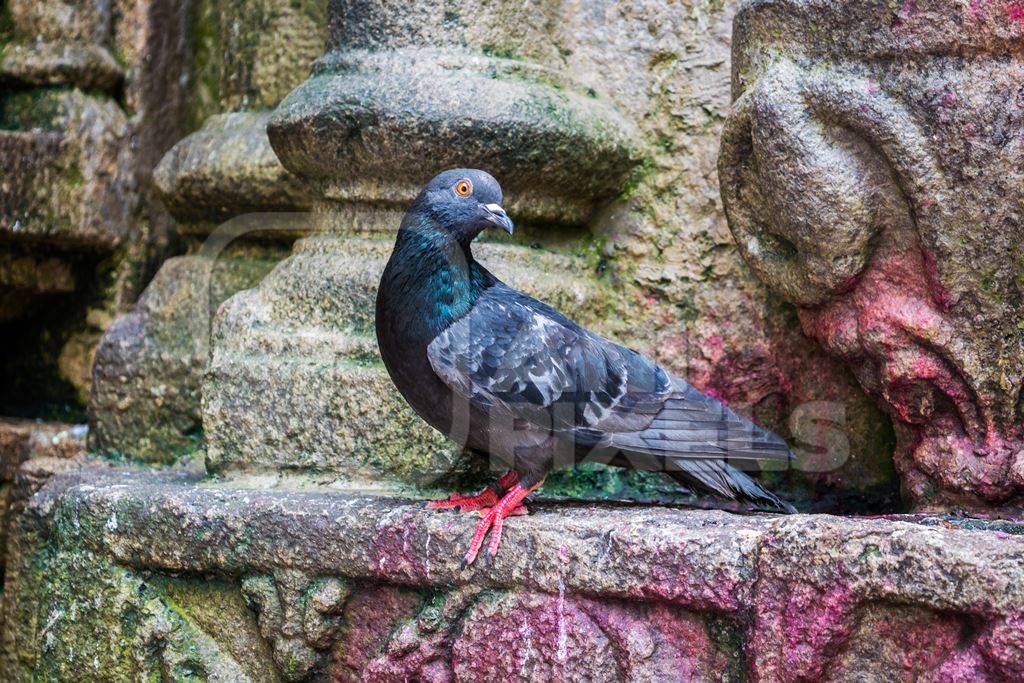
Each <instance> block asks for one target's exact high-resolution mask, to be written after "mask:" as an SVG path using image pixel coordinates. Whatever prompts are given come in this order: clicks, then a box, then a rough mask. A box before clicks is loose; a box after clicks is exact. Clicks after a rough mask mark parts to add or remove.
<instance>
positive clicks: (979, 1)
mask: <svg viewBox="0 0 1024 683" xmlns="http://www.w3.org/2000/svg"><path fill="white" fill-rule="evenodd" d="M984 4H985V0H971V3H970V5H968V12H969V13H970V15H971V19H974V20H975V21H979V20H981V9H982V7H983V6H984Z"/></svg>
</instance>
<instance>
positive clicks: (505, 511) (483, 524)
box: [462, 479, 544, 568]
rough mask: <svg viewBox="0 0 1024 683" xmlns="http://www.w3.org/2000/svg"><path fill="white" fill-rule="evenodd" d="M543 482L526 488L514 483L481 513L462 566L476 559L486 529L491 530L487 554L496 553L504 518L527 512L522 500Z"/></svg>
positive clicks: (492, 555)
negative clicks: (495, 502) (492, 505)
mask: <svg viewBox="0 0 1024 683" xmlns="http://www.w3.org/2000/svg"><path fill="white" fill-rule="evenodd" d="M543 483H544V480H543V479H541V480H540V481H539V482H537V483H536V484H534V485H533V486H530V487H528V488H523V487H522V486H520V485H519V484H516V485H515V486H513V487H512V488H511V489H509V491H508V493H506V494H505V495H504V496H503V497H502V499H501V500H500V501H498V504H497V505H495V506H494V507H492V508H491V509H490V510H488V511H487V512H486V513H485V514H483V516H482V519H481V520H480V522H479V523H478V524H477V525H476V530H475V531H474V532H473V538H472V539H471V540H470V542H469V550H467V551H466V556H465V557H464V558H462V567H463V568H465V567H468V566H469V565H471V564H473V562H474V561H475V560H476V556H477V554H478V553H479V552H480V548H481V547H482V546H483V544H484V539H485V538H486V537H487V532H488V531H490V532H491V540H490V542H489V543H488V544H487V554H488V555H489V556H490V557H494V556H495V555H497V554H498V546H500V545H501V532H502V528H503V526H504V524H505V518H507V517H513V516H516V515H525V514H527V510H526V507H525V506H524V505H523V504H522V503H523V500H524V499H525V498H526V497H527V496H528V495H530V494H531V493H533V492H534V491H536V490H537V488H539V487H540V485H541V484H543Z"/></svg>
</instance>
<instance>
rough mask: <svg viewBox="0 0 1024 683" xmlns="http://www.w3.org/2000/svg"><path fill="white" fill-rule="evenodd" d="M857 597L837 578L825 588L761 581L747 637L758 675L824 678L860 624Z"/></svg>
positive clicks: (780, 677)
mask: <svg viewBox="0 0 1024 683" xmlns="http://www.w3.org/2000/svg"><path fill="white" fill-rule="evenodd" d="M858 602H859V599H858V597H857V596H856V595H855V594H854V592H853V591H852V590H851V589H850V588H849V587H848V586H847V585H846V584H845V583H842V582H838V581H837V583H835V584H834V585H832V586H831V587H830V588H828V589H825V590H822V589H819V588H817V587H815V586H811V585H809V584H805V583H801V584H795V585H791V584H787V585H778V584H777V582H776V581H763V582H761V584H760V585H759V589H758V593H757V595H756V596H755V604H754V613H755V619H754V623H753V626H752V629H753V630H752V632H751V634H750V642H749V646H750V650H749V651H750V656H751V664H752V667H753V669H754V671H755V673H756V675H755V678H756V679H757V680H783V681H793V680H821V678H822V676H823V674H824V672H825V669H826V667H827V665H828V663H829V662H830V661H831V660H832V659H833V658H834V657H835V655H836V654H837V653H838V652H839V651H840V648H841V647H842V645H843V644H844V643H845V641H846V639H847V638H848V637H849V635H850V633H851V632H852V630H853V628H854V626H855V625H856V619H854V610H855V609H856V607H857V605H858Z"/></svg>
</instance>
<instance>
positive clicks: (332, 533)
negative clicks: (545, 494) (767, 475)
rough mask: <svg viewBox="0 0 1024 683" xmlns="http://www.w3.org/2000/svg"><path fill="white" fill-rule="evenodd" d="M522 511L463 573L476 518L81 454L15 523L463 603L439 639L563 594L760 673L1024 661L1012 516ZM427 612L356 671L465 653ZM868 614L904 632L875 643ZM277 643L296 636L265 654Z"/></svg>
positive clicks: (202, 562) (121, 554) (1018, 546)
mask: <svg viewBox="0 0 1024 683" xmlns="http://www.w3.org/2000/svg"><path fill="white" fill-rule="evenodd" d="M531 507H532V514H531V515H529V516H527V517H519V518H513V519H512V520H510V521H509V523H508V524H507V526H506V530H505V536H504V540H503V544H502V548H501V552H500V553H499V555H498V557H497V558H496V559H495V560H494V561H493V563H490V564H489V563H487V562H486V561H485V559H484V558H481V560H480V561H478V563H477V564H476V565H474V566H473V567H471V568H469V569H466V570H461V569H460V568H459V561H460V558H461V555H462V552H463V551H464V549H465V545H466V543H467V542H468V540H469V536H470V534H471V533H472V529H473V526H474V523H475V520H476V518H475V517H474V516H470V515H466V516H461V515H454V514H437V513H433V512H429V511H426V510H424V509H423V508H422V507H421V506H420V505H419V504H418V503H413V502H411V501H408V500H401V499H396V498H385V497H373V496H366V495H350V494H339V493H330V492H323V491H284V490H255V489H254V490H248V489H240V488H229V487H226V486H223V485H220V484H215V483H211V482H209V481H205V480H203V479H201V478H200V476H199V475H197V474H189V473H182V472H180V471H179V472H173V471H172V472H168V471H164V472H151V471H150V472H140V471H136V470H125V469H113V468H102V467H95V466H85V467H83V468H82V469H79V470H75V471H65V472H63V473H58V474H56V475H54V476H53V477H52V478H51V479H50V480H49V481H48V482H47V483H46V484H45V485H44V486H43V487H42V488H41V489H40V490H39V491H38V492H37V493H36V494H35V495H34V496H32V497H31V498H30V500H29V501H28V504H27V506H26V507H25V513H24V514H23V515H22V518H21V521H20V524H19V526H20V528H22V529H25V528H35V529H40V530H45V531H43V533H42V536H41V537H42V538H45V541H44V546H45V547H46V548H48V549H49V550H47V551H46V552H48V553H53V552H77V553H83V552H84V553H86V555H87V556H88V557H92V558H101V559H102V562H103V563H107V565H109V566H115V567H120V568H122V569H121V570H119V571H128V572H130V573H131V575H132V576H144V577H145V576H164V575H168V576H173V577H182V576H186V577H187V576H191V577H205V578H202V579H200V581H203V582H208V581H211V580H217V581H221V582H224V581H228V582H229V583H231V582H238V581H241V586H242V590H243V592H244V591H245V590H247V588H246V587H247V586H248V590H250V592H251V591H253V590H256V588H254V586H255V587H257V588H258V587H259V586H262V585H263V584H262V583H260V581H263V582H265V581H271V579H266V580H264V579H260V580H259V581H257V580H256V579H253V578H251V577H275V578H274V579H273V580H272V581H276V582H277V583H281V582H282V581H284V582H286V583H288V585H291V586H292V588H290V589H288V590H290V591H292V592H294V591H299V592H300V593H301V591H302V590H305V589H302V586H303V585H305V584H304V583H303V581H306V579H301V578H300V577H310V578H309V579H308V581H311V582H313V583H311V584H310V585H314V584H315V586H317V587H318V588H317V589H316V590H319V591H321V592H322V591H324V590H328V588H325V587H324V586H333V585H334V584H324V583H323V581H324V580H326V579H325V578H323V577H333V579H331V580H334V579H337V580H340V581H342V582H343V586H345V587H346V588H344V591H348V590H349V588H348V587H362V588H358V590H357V588H351V590H353V591H356V593H358V591H359V590H363V589H365V588H366V587H382V586H391V587H392V588H390V589H388V590H397V589H399V588H400V589H401V590H409V589H411V590H413V591H421V592H424V593H423V594H424V595H426V596H430V595H435V596H436V595H444V596H446V597H444V599H443V601H442V602H444V601H452V600H453V601H455V603H457V604H459V605H462V607H459V608H458V610H456V612H457V614H462V615H465V614H466V610H470V609H471V615H470V616H463V617H458V618H456V617H452V619H453V621H452V622H451V623H450V624H449V625H448V626H445V627H444V628H447V629H449V630H451V633H458V632H460V629H462V626H461V623H462V622H461V620H462V619H469V618H471V617H472V618H476V617H479V616H480V614H484V613H487V614H491V612H495V611H496V614H497V616H494V615H492V616H493V617H494V618H496V619H499V620H500V619H506V620H511V621H510V622H509V623H510V624H512V623H513V622H514V623H515V624H518V623H519V621H517V620H519V619H520V617H517V616H515V614H518V613H519V612H516V611H515V610H513V607H514V606H515V605H519V606H520V607H521V608H522V610H523V612H522V613H523V614H525V615H526V616H522V617H521V618H522V619H526V620H529V619H534V618H536V619H538V620H540V621H544V620H546V619H548V618H549V617H550V616H551V614H549V612H551V611H552V610H554V611H558V610H561V609H562V607H559V605H562V604H563V602H564V604H565V605H571V606H572V609H573V610H583V611H584V612H587V614H591V613H593V614H591V616H594V614H597V613H598V612H600V610H611V612H613V613H615V614H619V613H620V612H621V614H620V617H621V618H623V619H625V618H626V617H625V616H622V615H626V614H628V615H633V617H635V616H636V614H634V613H637V614H639V613H646V611H647V610H651V609H655V610H658V609H671V610H677V611H678V610H681V611H678V612H673V614H677V615H686V614H692V615H694V616H693V617H685V618H686V619H691V620H692V619H697V622H696V623H698V624H705V625H707V624H713V623H718V622H715V621H714V620H715V619H725V620H726V622H728V624H731V626H729V629H731V630H732V631H734V632H735V633H737V634H739V635H738V636H737V637H738V638H739V639H740V641H741V642H740V643H739V644H737V645H736V646H735V647H733V649H732V650H730V651H731V652H733V654H732V655H729V656H731V657H734V660H735V661H737V662H739V661H743V662H745V663H744V664H743V665H742V666H743V667H744V668H745V669H748V670H749V671H748V673H749V674H750V675H751V676H752V677H753V678H755V679H767V680H800V679H807V678H810V679H819V678H822V677H834V676H839V673H841V672H843V671H846V672H853V671H858V670H864V667H865V666H867V659H870V658H874V659H875V660H877V661H878V662H890V663H891V662H896V661H897V660H899V661H901V662H904V663H905V665H906V666H910V667H911V668H914V667H920V666H924V667H925V668H926V669H927V670H928V671H929V672H931V675H932V676H933V677H934V678H936V679H941V678H942V675H946V674H949V673H954V672H956V671H966V672H968V673H972V672H980V671H984V672H987V675H989V676H990V677H993V676H994V677H995V678H994V679H999V677H1004V678H1007V677H1009V678H1012V677H1014V676H1017V675H1021V674H1022V673H1024V672H1022V671H1021V659H1020V657H1019V653H1020V652H1022V651H1024V632H1022V630H1021V629H1020V628H1019V622H1020V620H1021V618H1022V613H1024V580H1022V579H1024V535H1019V534H1017V533H1007V530H1009V531H1013V532H1016V531H1017V530H1018V527H1017V526H1015V525H1012V524H1002V525H1000V523H989V522H982V521H978V520H953V519H947V518H939V517H919V518H903V519H884V518H873V519H872V518H840V517H833V516H828V515H794V516H790V517H779V516H769V515H748V516H740V515H734V514H730V513H726V512H720V511H694V510H684V509H675V508H665V507H641V506H626V505H607V504H602V505H597V504H590V503H580V504H566V503H558V502H551V501H538V502H535V503H534V504H533V505H532V506H531ZM970 526H974V527H977V528H973V529H971V528H967V527H970ZM999 529H1002V530H999ZM29 535H30V536H31V534H29ZM19 547H21V548H22V550H21V553H22V555H23V557H22V560H21V562H20V564H19V566H21V567H25V566H28V565H27V564H26V562H27V561H28V560H27V556H25V553H26V547H27V546H24V545H22V546H19ZM44 554H45V553H44ZM35 556H37V557H38V556H39V554H38V552H37V553H36V555H35ZM282 572H284V574H282ZM30 576H32V574H31V572H28V573H25V571H24V570H22V571H21V572H18V571H16V572H14V574H13V575H12V586H11V587H10V591H11V594H12V595H14V596H15V598H14V605H15V608H16V606H17V604H18V598H17V596H18V595H20V594H22V593H23V592H24V591H25V590H26V588H25V585H20V586H19V581H22V582H25V581H26V578H25V577H30ZM19 577H21V578H19ZM247 577H250V578H247ZM288 577H291V578H288ZM297 577H299V578H297ZM316 577H321V578H316ZM144 581H148V582H150V583H152V581H151V580H150V579H145V580H144ZM30 584H31V581H29V582H28V585H30ZM268 585H270V586H271V587H272V586H273V585H274V584H273V583H271V584H268ZM260 590H264V589H262V588H261V589H260ZM268 590H269V589H268ZM278 590H279V591H280V590H282V588H281V587H280V586H278ZM310 590H312V589H310ZM330 590H331V591H334V592H335V593H336V592H337V591H340V590H342V588H338V587H335V588H330ZM373 590H378V588H373ZM344 591H343V592H344ZM359 594H360V595H361V593H359ZM485 594H486V595H491V594H493V595H498V596H504V597H501V599H500V605H499V606H498V607H494V606H492V607H486V606H484V605H487V604H491V603H489V602H487V601H486V600H485V601H484V602H483V603H481V602H480V601H479V600H478V599H477V598H472V600H470V602H471V603H473V601H474V600H476V602H475V603H473V605H472V607H471V608H470V607H466V606H465V600H469V598H465V596H466V595H473V596H479V595H485ZM332 595H333V593H332ZM345 595H347V593H345ZM459 596H462V597H459ZM338 600H339V601H340V602H338V603H337V604H335V605H334V607H330V608H329V609H328V608H326V607H325V608H324V609H327V610H328V612H329V613H330V614H335V613H338V614H340V613H341V612H340V610H341V609H342V608H341V607H340V606H339V605H340V604H342V603H343V602H344V599H343V596H342V597H339V598H338ZM460 601H462V602H460ZM455 603H453V604H455ZM332 604H334V603H332ZM445 604H448V603H447V602H445ZM510 605H511V607H510ZM645 605H646V606H645ZM601 606H603V607H601ZM15 608H12V609H15ZM506 608H507V610H513V612H511V613H508V614H506V611H507V610H506ZM549 608H550V609H549ZM274 609H278V608H276V607H275V608H274ZM281 609H284V608H283V607H282V608H281ZM424 609H427V608H424ZM430 609H433V608H430ZM437 609H441V608H440V607H438V608H437ZM452 609H455V608H454V607H453V608H452ZM516 609H518V608H516ZM565 609H569V608H568V607H566V608H565ZM460 610H461V611H460ZM503 610H505V611H503ZM595 610H597V611H596V612H595ZM623 610H625V611H623ZM638 610H639V612H638ZM442 611H444V610H442ZM328 612H325V613H324V614H328ZM478 612H479V613H480V614H477V613H478ZM275 613H276V612H275ZM510 614H511V616H510ZM472 615H476V616H472ZM530 615H533V616H530ZM545 615H546V616H545ZM434 616H435V617H436V616H437V615H434ZM633 617H630V618H633ZM11 618H12V614H11V613H9V614H8V619H9V622H8V623H11V621H10V619H11ZM317 618H320V617H317ZM322 618H324V619H326V618H328V617H326V616H324V617H322ZM331 618H332V619H333V618H334V617H331ZM395 618H396V619H397V618H398V617H395ZM403 618H404V617H403ZM424 618H426V617H424V616H423V615H421V616H420V622H421V624H420V626H419V627H416V628H419V629H420V631H416V628H413V627H412V626H408V624H407V626H408V628H403V629H400V630H399V631H393V633H394V634H395V635H393V636H391V637H392V639H393V641H394V642H388V643H385V645H386V647H384V646H382V647H383V650H382V653H381V654H380V657H378V658H377V660H375V662H374V663H373V664H372V665H371V668H373V667H376V669H377V670H379V671H384V670H389V671H403V672H405V673H404V674H403V675H413V674H415V672H416V670H418V669H416V667H417V666H420V664H415V666H414V665H413V664H410V663H409V662H410V661H412V660H409V659H408V657H409V656H410V655H409V650H408V647H406V645H403V644H402V642H399V641H401V640H402V639H403V638H405V639H409V638H411V639H414V640H416V639H419V640H416V642H419V643H420V644H421V645H422V648H421V650H423V648H426V647H427V645H423V643H428V641H429V643H432V645H430V647H431V648H435V649H436V648H440V649H438V650H437V651H438V652H441V653H442V654H437V653H435V655H436V656H437V657H441V659H444V657H446V656H447V657H449V658H450V657H451V656H452V655H451V649H452V648H453V647H456V648H457V647H462V646H461V645H452V644H451V638H452V637H454V636H451V634H449V636H445V637H446V638H447V640H445V639H444V638H441V639H440V640H438V638H436V637H435V636H436V634H434V635H429V634H427V633H426V632H424V631H423V628H424V627H423V625H422V622H423V619H424ZM432 618H433V617H432ZM480 618H483V617H480ZM579 618H580V619H583V617H582V616H581V617H579ZM588 618H589V617H588ZM595 618H596V617H595ZM638 618H639V617H638ZM679 618H683V617H682V616H680V617H679ZM708 620H711V621H708ZM908 620H909V621H908ZM904 621H907V624H903V622H904ZM911 622H913V623H911ZM261 623H262V622H261ZM318 623H319V622H318ZM331 623H334V622H331ZM396 623H397V622H396ZM413 623H414V624H415V622H413ZM524 623H525V622H524ZM531 624H532V622H531ZM872 624H875V625H877V624H883V625H886V624H887V625H888V626H886V627H887V628H891V629H893V630H894V631H900V630H901V629H903V630H906V634H909V635H906V634H905V635H903V636H901V637H899V638H894V639H893V641H892V643H889V642H886V643H885V644H883V645H881V646H878V645H877V643H876V641H877V635H876V634H875V633H874V629H875V627H874V626H872ZM394 626H395V624H392V627H394ZM537 626H538V628H539V624H538V625H537ZM904 627H905V628H904ZM325 628H326V627H325ZM332 628H333V627H332ZM410 628H412V631H410V630H409V629H410ZM431 628H441V627H438V626H431ZM466 628H467V629H468V626H467V627H466ZM517 628H518V627H517ZM595 628H596V627H595ZM701 628H704V627H701ZM707 628H711V626H707ZM879 628H881V627H879ZM271 630H272V629H271ZM442 630H443V629H442ZM385 631H388V629H385ZM598 631H600V632H604V633H605V634H606V635H608V634H609V633H611V631H609V630H608V629H605V628H604V627H601V628H600V629H598ZM318 632H319V631H318ZM275 633H276V632H275ZM466 633H468V630H467V631H466V632H463V633H462V635H461V636H460V637H462V638H465V637H467V636H466ZM701 633H704V631H701ZM939 636H941V638H939ZM22 637H23V638H28V639H31V638H32V637H33V635H32V634H23V636H22ZM36 637H38V634H37V635H36ZM264 637H275V636H272V635H271V636H268V635H267V633H264ZM281 637H283V636H281ZM509 637H510V638H512V640H509V641H508V642H504V641H501V642H503V645H501V647H507V648H513V649H514V648H517V647H519V646H521V645H523V643H520V642H518V641H517V640H515V638H520V639H521V638H523V636H522V634H520V635H519V636H515V635H514V634H513V635H510V636H509ZM581 637H582V636H581ZM587 637H588V638H589V637H590V636H587ZM594 637H595V638H596V637H598V636H597V635H595V636H594ZM602 637H603V636H602ZM658 637H659V638H660V637H661V636H658ZM289 638H291V636H289ZM936 638H938V639H939V641H941V643H940V645H941V647H939V645H936V644H935V643H934V642H932V641H933V640H935V639H936ZM282 642H283V641H282ZM317 642H319V643H321V644H319V645H315V647H314V646H313V645H308V646H303V647H305V648H306V649H304V650H302V652H303V653H305V654H304V657H305V659H304V660H303V661H304V662H306V664H304V665H303V668H302V671H303V672H307V671H311V670H313V668H314V666H315V665H314V662H315V661H317V660H316V656H317V655H316V652H315V651H314V650H315V648H323V647H325V646H324V645H323V644H322V642H326V641H323V640H322V639H321V640H320V641H317ZM936 642H938V641H936ZM289 643H290V644H289ZM445 643H447V644H445ZM872 643H876V645H872ZM286 645H287V648H290V647H292V646H294V645H295V643H294V642H292V641H291V640H289V641H288V642H287V643H284V644H282V643H277V645H275V646H274V647H275V648H279V649H280V648H285V649H287V648H286V647H285V646H286ZM583 645H585V643H584V644H583ZM879 647H882V648H883V649H885V650H886V651H885V652H883V653H881V654H880V653H879V652H878V648H879ZM311 648H312V649H311ZM445 648H448V650H445ZM929 648H931V649H929ZM935 648H939V650H940V651H938V653H937V654H936V652H933V651H932V650H934V649H935ZM925 650H927V652H925ZM275 651H277V650H275ZM281 651H282V652H283V651H284V650H281ZM289 651H290V650H289ZM317 651H319V650H317ZM431 652H433V650H431ZM443 652H448V654H447V655H444V654H443ZM336 654H337V653H336ZM576 654H577V655H579V656H582V654H581V653H576ZM435 655H431V657H435ZM926 656H927V657H926ZM901 657H902V659H900V658H901ZM921 657H926V659H927V662H926V663H925V664H920V663H919V662H918V659H919V658H921ZM428 659H429V658H428ZM513 659H514V658H513ZM435 660H436V657H435V659H431V660H430V661H431V662H435ZM570 660H572V657H570V658H569V660H566V661H567V662H568V661H570ZM416 661H418V660H416ZM424 661H426V660H424ZM907 662H910V663H909V664H907ZM915 662H916V663H915ZM435 663H436V662H435ZM888 665H889V664H887V666H888ZM891 665H892V666H896V665H897V664H891ZM410 666H412V669H410V668H409V667H410ZM422 666H424V667H425V666H427V663H422ZM430 666H435V664H430ZM453 666H454V665H453ZM495 666H499V664H495ZM631 666H632V665H631ZM638 666H639V665H638ZM878 666H880V665H878ZM901 666H903V665H901ZM837 667H838V668H837ZM958 667H959V668H958ZM964 667H967V668H964ZM499 668H500V667H499ZM368 670H369V669H368ZM914 670H915V671H916V670H917V669H916V668H915V669H914ZM629 671H632V672H638V671H640V669H636V668H634V669H629ZM410 672H412V673H410ZM829 672H831V673H830V674H829V676H825V674H826V673H829ZM837 672H839V673H837ZM944 672H945V673H944ZM627 673H628V672H627ZM303 675H305V674H303ZM636 675H639V674H636ZM298 678H301V676H298V677H297V678H295V680H298ZM385 679H386V678H385Z"/></svg>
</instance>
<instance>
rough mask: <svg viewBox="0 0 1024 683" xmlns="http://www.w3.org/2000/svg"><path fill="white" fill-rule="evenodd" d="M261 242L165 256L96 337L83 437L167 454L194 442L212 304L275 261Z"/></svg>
mask: <svg viewBox="0 0 1024 683" xmlns="http://www.w3.org/2000/svg"><path fill="white" fill-rule="evenodd" d="M274 262H275V259H274V258H273V256H272V255H271V253H267V251H266V250H259V249H255V248H248V249H247V248H244V247H243V248H241V249H234V250H231V251H229V252H228V253H227V254H225V255H221V256H220V257H215V256H212V255H196V256H181V257H177V258H173V259H170V260H168V261H167V262H166V263H165V264H164V266H163V267H162V268H161V269H160V271H159V272H158V273H157V274H156V276H155V278H154V279H153V282H151V283H150V285H149V287H147V288H146V291H145V292H144V293H143V295H142V297H141V298H140V299H139V301H138V303H137V304H136V306H135V308H134V309H133V310H132V311H131V312H130V313H128V314H127V315H125V316H123V317H121V318H119V319H118V320H117V321H115V322H114V323H113V324H112V325H111V326H110V328H109V329H108V330H107V332H106V334H104V335H103V338H102V339H101V340H100V343H99V345H98V347H97V350H96V358H95V361H94V363H93V366H92V392H91V395H90V399H89V422H90V425H91V427H92V431H91V433H90V437H89V438H90V442H91V444H92V445H93V446H94V447H95V448H99V449H101V450H103V451H105V452H117V453H120V454H122V455H129V456H132V457H136V458H141V459H144V460H153V461H166V460H168V459H173V458H174V457H176V455H180V454H181V453H183V452H188V451H191V450H194V449H195V448H196V447H198V446H199V438H200V430H201V427H202V421H201V416H200V411H199V405H200V395H201V389H202V380H203V373H204V372H205V370H206V367H207V361H208V358H209V352H210V344H209V340H210V327H211V321H212V320H213V315H214V313H215V312H216V309H217V306H218V305H219V304H220V303H221V302H222V301H223V300H224V299H226V298H227V297H228V296H230V295H231V294H233V293H234V292H237V291H239V290H241V289H245V288H246V287H251V286H252V285H254V284H256V283H257V282H259V280H260V278H261V277H262V276H263V275H264V274H266V273H267V272H268V271H269V270H270V269H271V268H272V267H273V265H274Z"/></svg>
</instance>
